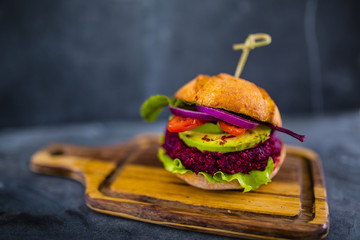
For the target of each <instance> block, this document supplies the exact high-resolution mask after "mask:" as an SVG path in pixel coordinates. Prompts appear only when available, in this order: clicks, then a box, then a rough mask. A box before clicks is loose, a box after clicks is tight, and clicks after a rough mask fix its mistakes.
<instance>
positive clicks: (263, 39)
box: [233, 33, 271, 78]
mask: <svg viewBox="0 0 360 240" xmlns="http://www.w3.org/2000/svg"><path fill="white" fill-rule="evenodd" d="M270 43H271V36H270V35H268V34H266V33H256V34H250V35H249V36H248V37H247V38H246V40H245V42H244V43H237V44H234V45H233V50H240V49H242V50H243V53H242V54H241V57H240V60H239V63H238V65H237V67H236V71H235V74H234V76H235V77H236V78H239V77H240V74H241V72H242V70H243V68H244V65H245V63H246V60H247V58H248V56H249V52H250V50H253V49H254V48H256V47H262V46H266V45H269V44H270Z"/></svg>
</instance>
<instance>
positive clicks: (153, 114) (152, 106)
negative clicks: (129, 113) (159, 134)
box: [140, 95, 187, 122]
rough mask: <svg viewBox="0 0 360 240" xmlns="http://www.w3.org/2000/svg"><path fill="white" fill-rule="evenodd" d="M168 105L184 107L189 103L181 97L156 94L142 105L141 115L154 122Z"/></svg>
mask: <svg viewBox="0 0 360 240" xmlns="http://www.w3.org/2000/svg"><path fill="white" fill-rule="evenodd" d="M168 105H170V106H173V107H182V106H185V105H187V104H186V103H185V102H184V101H182V100H180V99H174V98H168V97H167V96H164V95H155V96H152V97H150V98H148V99H147V100H146V101H145V102H144V103H143V105H142V106H141V108H140V114H141V117H142V118H143V119H145V120H146V121H148V122H154V121H155V120H156V119H157V117H158V116H159V114H160V113H161V111H162V109H163V107H166V106H168Z"/></svg>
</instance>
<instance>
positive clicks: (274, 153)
mask: <svg viewBox="0 0 360 240" xmlns="http://www.w3.org/2000/svg"><path fill="white" fill-rule="evenodd" d="M281 146H282V142H281V140H280V138H279V137H277V135H276V134H271V136H270V138H269V139H268V140H266V141H265V142H263V143H261V144H259V145H258V146H256V147H254V148H250V149H246V150H243V151H238V152H230V153H220V152H209V151H204V152H201V151H200V150H198V149H197V148H195V147H188V146H186V145H185V144H184V142H183V141H182V140H181V139H180V138H179V135H178V133H171V132H169V131H166V133H165V141H164V144H163V145H162V147H163V148H164V149H165V151H166V154H167V155H169V157H170V158H172V159H175V158H178V159H180V160H181V162H182V163H183V165H184V166H185V168H186V169H189V170H192V171H193V172H195V173H196V174H197V173H199V172H207V173H210V174H211V175H213V174H214V173H215V172H217V171H222V172H224V173H230V174H234V173H238V172H242V173H249V172H250V171H251V170H254V169H255V170H260V171H264V170H265V168H266V165H267V162H268V159H269V157H272V159H273V161H274V163H276V162H277V161H278V160H279V159H278V157H279V156H280V152H281Z"/></svg>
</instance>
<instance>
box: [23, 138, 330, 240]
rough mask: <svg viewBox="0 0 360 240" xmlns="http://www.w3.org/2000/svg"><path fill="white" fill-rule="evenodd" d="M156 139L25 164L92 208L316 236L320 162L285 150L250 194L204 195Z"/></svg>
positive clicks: (257, 232)
mask: <svg viewBox="0 0 360 240" xmlns="http://www.w3.org/2000/svg"><path fill="white" fill-rule="evenodd" d="M158 139H159V136H158V135H154V134H153V135H151V134H143V135H138V136H136V137H134V138H133V139H131V140H129V141H128V142H126V143H122V144H118V145H113V146H107V147H81V146H74V145H69V144H53V145H50V146H48V147H46V148H44V149H42V150H40V151H38V152H36V153H35V154H34V155H33V157H32V159H31V165H30V166H31V169H32V170H33V171H34V172H37V173H46V174H50V175H57V176H65V177H68V178H72V179H75V180H77V181H80V182H81V183H83V184H84V185H85V188H86V189H85V201H86V204H87V205H88V206H89V207H90V208H91V209H93V210H95V211H98V212H102V213H106V214H111V215H116V216H120V217H125V218H130V219H135V220H139V221H144V222H150V223H155V224H161V225H165V226H169V227H175V228H182V229H188V230H194V231H200V232H206V233H213V234H219V235H226V236H232V237H242V238H249V239H288V238H298V239H321V238H324V237H325V236H326V235H327V233H328V230H329V210H328V204H327V201H326V189H325V185H324V178H323V173H322V167H321V162H320V159H319V157H318V156H317V155H316V154H315V153H314V152H312V151H310V150H308V149H305V148H300V147H294V146H287V157H286V160H285V162H284V164H283V166H282V168H281V169H280V171H279V173H278V175H277V176H276V177H275V178H274V179H273V181H272V182H271V183H269V184H268V185H265V186H262V187H261V188H259V189H258V190H256V191H252V192H248V193H242V192H241V191H234V190H227V191H206V190H201V189H197V188H194V187H192V186H189V185H187V184H186V183H185V182H183V181H182V180H180V179H178V178H177V177H175V175H173V174H171V173H169V172H167V171H166V170H164V169H163V167H162V164H161V162H160V161H159V160H158V158H157V148H158V147H159V142H158Z"/></svg>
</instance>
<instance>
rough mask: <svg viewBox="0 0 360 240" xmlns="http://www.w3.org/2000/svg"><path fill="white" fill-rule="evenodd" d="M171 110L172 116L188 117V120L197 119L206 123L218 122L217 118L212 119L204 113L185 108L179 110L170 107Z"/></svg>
mask: <svg viewBox="0 0 360 240" xmlns="http://www.w3.org/2000/svg"><path fill="white" fill-rule="evenodd" d="M169 109H170V111H171V113H172V114H174V115H176V116H180V117H188V118H196V119H201V120H206V121H217V119H216V118H214V117H212V116H211V115H209V114H207V113H203V112H197V111H191V110H187V109H183V108H177V107H172V106H169Z"/></svg>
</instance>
